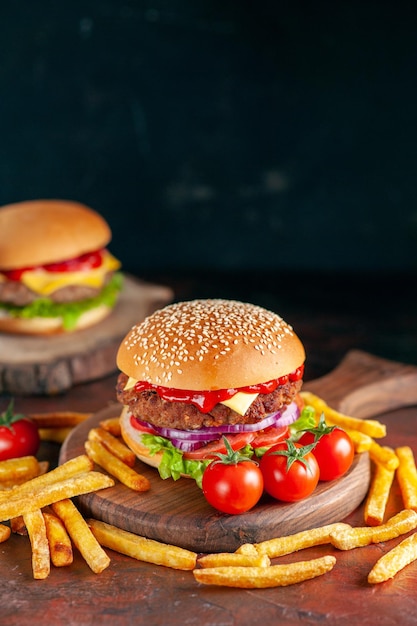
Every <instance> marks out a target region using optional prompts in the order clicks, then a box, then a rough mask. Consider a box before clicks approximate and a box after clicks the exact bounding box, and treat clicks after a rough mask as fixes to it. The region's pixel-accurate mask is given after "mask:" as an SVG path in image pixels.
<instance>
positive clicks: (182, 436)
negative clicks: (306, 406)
mask: <svg viewBox="0 0 417 626" xmlns="http://www.w3.org/2000/svg"><path fill="white" fill-rule="evenodd" d="M299 415H300V410H299V408H298V405H297V404H296V403H295V402H292V403H291V404H289V405H288V406H287V407H286V409H285V410H284V411H282V412H280V411H278V412H277V413H271V414H270V415H267V417H265V418H264V419H263V420H261V421H260V422H256V424H224V425H223V426H213V427H207V428H200V429H199V430H179V429H177V428H163V427H159V426H153V425H152V424H149V423H148V422H144V421H142V420H139V419H137V418H136V419H137V421H138V423H139V424H142V425H143V426H144V427H146V428H151V429H152V430H154V431H155V433H157V434H158V435H161V437H166V438H167V439H170V440H171V441H173V440H175V441H176V442H179V441H184V442H187V444H188V443H190V442H197V443H198V446H196V447H201V446H202V445H204V444H206V443H208V442H209V441H215V440H216V439H220V437H221V436H222V435H227V434H236V433H241V432H246V433H247V432H258V431H261V430H264V429H265V428H268V427H269V426H288V425H289V424H292V423H293V422H295V420H297V419H298V417H299ZM174 445H175V446H176V447H180V446H179V445H177V443H174ZM181 449H183V448H181Z"/></svg>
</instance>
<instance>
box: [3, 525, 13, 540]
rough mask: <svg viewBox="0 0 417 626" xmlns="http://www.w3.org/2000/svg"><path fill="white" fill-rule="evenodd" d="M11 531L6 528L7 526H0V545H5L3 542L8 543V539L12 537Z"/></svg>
mask: <svg viewBox="0 0 417 626" xmlns="http://www.w3.org/2000/svg"><path fill="white" fill-rule="evenodd" d="M11 532H12V531H11V530H10V527H9V526H6V524H0V543H3V541H7V539H8V538H9V537H10V535H11Z"/></svg>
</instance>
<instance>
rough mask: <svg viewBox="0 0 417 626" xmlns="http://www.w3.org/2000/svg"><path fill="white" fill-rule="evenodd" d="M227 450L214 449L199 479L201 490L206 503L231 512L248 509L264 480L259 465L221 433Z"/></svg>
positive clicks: (251, 505)
mask: <svg viewBox="0 0 417 626" xmlns="http://www.w3.org/2000/svg"><path fill="white" fill-rule="evenodd" d="M222 441H223V445H224V448H225V450H226V452H225V453H224V454H223V453H222V452H219V453H217V455H216V456H217V459H216V460H214V461H212V462H211V463H209V465H208V466H207V467H206V469H205V470H204V474H203V479H202V489H203V494H204V496H205V498H206V500H207V502H208V503H209V504H211V506H213V507H214V508H215V509H217V510H218V511H222V513H229V514H232V515H235V514H238V513H245V512H246V511H249V510H250V509H251V508H252V507H254V506H255V504H256V503H257V502H258V501H259V499H260V497H261V495H262V493H263V488H264V481H263V477H262V472H261V470H260V469H259V465H258V464H257V463H255V462H254V461H252V460H251V459H250V458H248V457H246V456H243V454H242V453H241V452H239V450H233V448H232V446H231V444H230V441H229V438H228V437H227V438H226V436H225V435H223V437H222Z"/></svg>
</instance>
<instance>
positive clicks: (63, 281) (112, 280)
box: [0, 200, 122, 335]
mask: <svg viewBox="0 0 417 626" xmlns="http://www.w3.org/2000/svg"><path fill="white" fill-rule="evenodd" d="M110 240H111V230H110V228H109V225H108V224H107V222H106V221H105V220H104V219H103V218H102V217H101V216H100V215H99V214H98V213H96V212H95V211H93V210H92V209H90V208H89V207H87V206H85V205H83V204H80V203H77V202H72V201H67V200H30V201H26V202H19V203H15V204H9V205H6V206H3V207H1V208H0V332H5V333H20V334H33V335H42V334H49V333H59V332H70V331H74V330H79V329H81V328H86V327H89V326H92V325H93V324H96V323H98V322H99V321H101V320H102V319H104V318H105V317H107V316H108V315H109V313H110V312H111V310H112V308H113V307H114V305H115V304H116V302H117V298H118V294H119V292H120V290H121V287H122V275H121V273H120V272H118V270H119V269H120V267H121V264H120V262H119V261H118V260H117V259H116V258H115V257H114V256H112V255H111V254H110V252H109V251H108V250H107V249H106V246H107V245H108V243H109V242H110Z"/></svg>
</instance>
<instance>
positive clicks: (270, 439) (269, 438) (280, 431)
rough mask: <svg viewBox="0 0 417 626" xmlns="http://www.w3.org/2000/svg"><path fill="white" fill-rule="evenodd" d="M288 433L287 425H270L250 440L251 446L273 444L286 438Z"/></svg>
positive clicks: (260, 446)
mask: <svg viewBox="0 0 417 626" xmlns="http://www.w3.org/2000/svg"><path fill="white" fill-rule="evenodd" d="M288 435H289V430H288V426H270V427H269V428H265V430H263V431H262V432H261V433H260V434H259V435H256V437H255V439H254V440H253V441H252V442H251V446H252V448H264V447H268V446H273V445H274V444H276V443H280V442H281V441H284V440H285V439H288Z"/></svg>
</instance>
